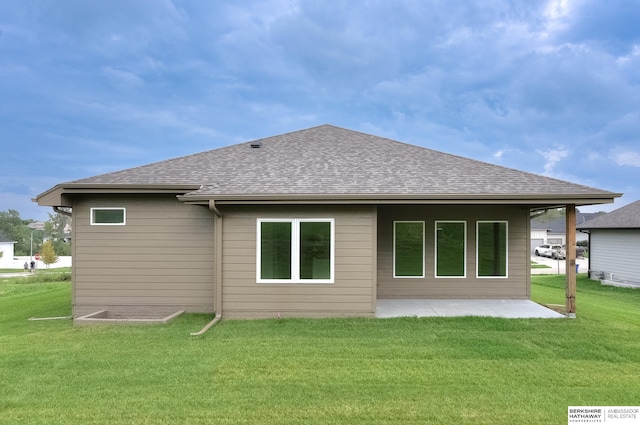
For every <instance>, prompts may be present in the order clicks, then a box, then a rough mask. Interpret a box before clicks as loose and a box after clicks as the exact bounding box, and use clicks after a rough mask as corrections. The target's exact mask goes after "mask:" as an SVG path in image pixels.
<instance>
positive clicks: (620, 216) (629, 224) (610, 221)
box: [578, 201, 640, 229]
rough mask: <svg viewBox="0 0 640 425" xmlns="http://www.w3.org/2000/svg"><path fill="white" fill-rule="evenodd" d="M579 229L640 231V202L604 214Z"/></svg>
mask: <svg viewBox="0 0 640 425" xmlns="http://www.w3.org/2000/svg"><path fill="white" fill-rule="evenodd" d="M578 228H579V229H614V228H618V229H640V201H636V202H633V203H631V204H629V205H625V206H624V207H620V208H618V209H617V210H613V211H611V212H610V213H607V214H602V215H600V216H598V217H596V218H594V219H593V220H589V221H587V222H586V223H584V224H581V225H579V226H578Z"/></svg>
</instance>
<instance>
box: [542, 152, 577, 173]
mask: <svg viewBox="0 0 640 425" xmlns="http://www.w3.org/2000/svg"><path fill="white" fill-rule="evenodd" d="M538 153H539V154H540V155H542V156H543V157H544V159H545V160H546V162H545V164H544V173H545V174H549V175H551V174H553V172H554V168H555V166H556V164H557V163H558V162H560V161H561V160H562V159H564V158H566V157H567V156H569V153H570V152H569V149H566V148H559V149H547V150H544V151H540V150H539V151H538Z"/></svg>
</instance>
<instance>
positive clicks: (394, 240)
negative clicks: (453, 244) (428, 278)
mask: <svg viewBox="0 0 640 425" xmlns="http://www.w3.org/2000/svg"><path fill="white" fill-rule="evenodd" d="M397 223H421V224H422V275H421V276H397V275H396V224H397ZM424 230H425V226H424V221H421V220H397V221H394V222H393V278H394V279H424V277H425V273H426V270H425V269H426V261H425V257H426V252H425V251H426V250H425V231H424Z"/></svg>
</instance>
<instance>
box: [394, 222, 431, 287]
mask: <svg viewBox="0 0 640 425" xmlns="http://www.w3.org/2000/svg"><path fill="white" fill-rule="evenodd" d="M393 277H407V278H411V277H424V221H395V222H394V223H393Z"/></svg>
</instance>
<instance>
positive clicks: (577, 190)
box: [62, 125, 618, 202]
mask: <svg viewBox="0 0 640 425" xmlns="http://www.w3.org/2000/svg"><path fill="white" fill-rule="evenodd" d="M255 145H259V146H260V147H258V148H253V147H252V146H255ZM65 185H66V186H78V185H85V186H93V185H94V186H96V187H99V186H101V185H128V186H136V185H159V186H162V185H197V186H199V187H200V189H199V190H196V191H193V192H191V193H189V194H187V195H186V196H185V198H188V197H191V198H194V199H195V198H201V199H202V198H205V197H211V198H220V197H225V196H226V197H230V196H236V197H270V198H277V197H296V196H307V195H311V196H325V195H326V196H329V195H340V196H343V197H348V196H368V197H370V198H376V197H385V196H406V197H447V196H453V197H455V196H462V195H469V196H475V197H490V196H502V197H511V196H520V197H527V196H544V197H554V196H555V197H561V196H566V195H571V196H575V197H580V196H583V197H585V198H590V197H594V196H596V197H601V198H609V199H608V200H606V201H605V202H610V201H611V200H610V198H612V197H614V196H618V195H616V194H613V193H611V192H607V191H603V190H599V189H594V188H590V187H587V186H583V185H578V184H573V183H568V182H565V181H562V180H557V179H553V178H549V177H544V176H540V175H536V174H531V173H527V172H523V171H518V170H514V169H511V168H506V167H501V166H497V165H493V164H489V163H485V162H481V161H476V160H473V159H469V158H464V157H460V156H456V155H451V154H446V153H443V152H438V151H435V150H431V149H427V148H423V147H419V146H415V145H410V144H406V143H401V142H397V141H394V140H391V139H387V138H383V137H379V136H373V135H370V134H365V133H360V132H356V131H352V130H347V129H343V128H339V127H335V126H331V125H321V126H318V127H313V128H309V129H306V130H301V131H296V132H292V133H286V134H282V135H278V136H273V137H267V138H264V139H259V140H256V141H254V142H251V143H241V144H237V145H232V146H228V147H224V148H220V149H215V150H211V151H206V152H202V153H199V154H195V155H190V156H185V157H181V158H176V159H170V160H167V161H162V162H158V163H154V164H149V165H145V166H141V167H136V168H131V169H127V170H122V171H117V172H114V173H109V174H103V175H99V176H95V177H90V178H86V179H81V180H76V181H73V182H69V183H66V184H63V185H62V186H65Z"/></svg>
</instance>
